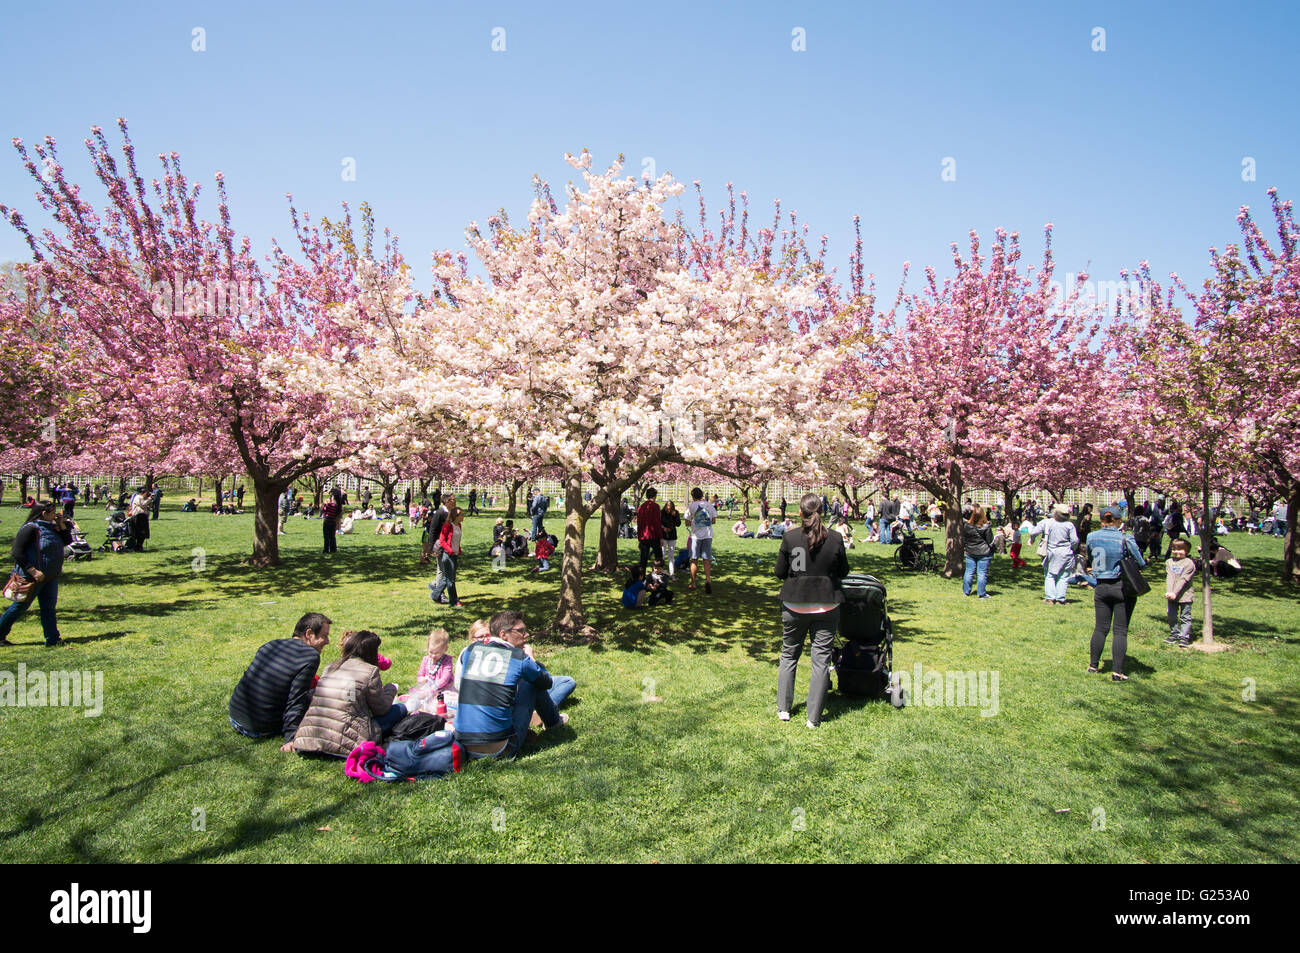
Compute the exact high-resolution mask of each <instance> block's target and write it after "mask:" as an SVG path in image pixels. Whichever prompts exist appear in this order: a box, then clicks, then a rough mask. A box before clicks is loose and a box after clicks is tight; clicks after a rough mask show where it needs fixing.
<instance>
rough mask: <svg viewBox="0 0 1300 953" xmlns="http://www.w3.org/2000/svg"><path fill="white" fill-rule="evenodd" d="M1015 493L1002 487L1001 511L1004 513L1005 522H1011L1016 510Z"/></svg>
mask: <svg viewBox="0 0 1300 953" xmlns="http://www.w3.org/2000/svg"><path fill="white" fill-rule="evenodd" d="M1015 504H1016V495H1015V494H1014V493H1012V492H1011V491H1010V490H1008V489H1007V488H1006V487H1003V488H1002V511H1003V512H1004V513H1005V514H1006V517H1007V522H1011V521H1012V520H1013V519H1014V518H1015V517H1014V516H1013V514H1014V513H1015V512H1016V505H1015Z"/></svg>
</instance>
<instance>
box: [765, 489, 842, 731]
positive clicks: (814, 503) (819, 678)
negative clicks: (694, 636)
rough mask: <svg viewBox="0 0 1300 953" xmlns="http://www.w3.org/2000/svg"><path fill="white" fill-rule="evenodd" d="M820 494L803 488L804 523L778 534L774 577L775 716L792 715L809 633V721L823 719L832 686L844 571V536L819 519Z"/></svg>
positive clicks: (814, 722) (815, 722) (816, 722)
mask: <svg viewBox="0 0 1300 953" xmlns="http://www.w3.org/2000/svg"><path fill="white" fill-rule="evenodd" d="M821 503H822V501H821V497H819V496H818V495H817V494H816V493H807V494H805V495H804V496H803V497H802V498H801V499H800V500H799V513H800V515H801V516H802V517H803V525H802V526H800V527H798V528H795V529H791V530H790V531H789V532H787V533H786V534H785V535H784V536H783V537H782V538H781V548H780V549H779V550H778V551H777V554H776V576H777V578H778V579H783V580H785V582H784V583H782V585H781V664H780V667H779V669H778V671H777V679H776V716H777V718H779V719H780V720H781V721H789V720H790V710H791V707H792V705H793V703H794V677H795V671H796V669H797V668H798V665H799V656H800V655H802V654H803V646H804V642H805V641H806V640H807V639H808V637H809V635H811V636H812V678H811V680H810V682H809V684H808V708H807V711H806V714H807V721H806V723H807V725H808V727H809V728H816V727H817V726H818V725H820V724H821V719H822V704H823V702H824V701H825V699H826V692H827V689H828V688H829V687H830V666H831V649H832V648H833V646H834V643H835V629H836V627H837V626H838V625H839V620H840V604H841V603H843V602H844V593H843V592H841V591H840V580H841V579H843V578H844V577H845V576H847V575H848V572H849V557H848V554H847V553H845V551H844V537H843V536H841V535H840V534H839V533H831V532H827V530H826V526H825V525H824V524H823V523H822V518H821Z"/></svg>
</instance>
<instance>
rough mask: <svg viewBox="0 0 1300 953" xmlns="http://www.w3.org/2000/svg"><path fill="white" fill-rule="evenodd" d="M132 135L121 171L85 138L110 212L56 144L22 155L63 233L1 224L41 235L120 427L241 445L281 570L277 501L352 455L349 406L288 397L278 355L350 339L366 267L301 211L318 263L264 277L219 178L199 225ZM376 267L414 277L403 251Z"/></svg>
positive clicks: (308, 252) (266, 555) (175, 168)
mask: <svg viewBox="0 0 1300 953" xmlns="http://www.w3.org/2000/svg"><path fill="white" fill-rule="evenodd" d="M118 126H119V128H120V130H121V133H122V148H121V155H122V165H121V166H119V160H118V158H117V157H116V155H115V153H114V151H113V150H112V149H111V148H110V146H109V144H108V142H107V140H106V138H105V137H104V134H103V131H102V130H101V129H100V128H99V127H94V128H93V129H92V135H91V137H90V138H88V139H86V140H85V145H86V149H87V151H88V153H89V155H90V160H91V163H92V166H93V168H94V169H95V173H96V176H97V177H98V178H99V180H100V183H101V184H102V185H103V187H104V189H105V191H106V193H107V196H108V204H107V205H106V206H105V207H104V208H103V210H102V211H96V209H95V208H94V207H93V206H92V205H91V204H90V203H89V202H87V201H86V200H85V198H84V197H83V194H82V190H81V189H80V188H79V187H78V186H77V185H75V184H73V183H71V182H70V181H68V179H67V178H66V176H65V174H64V170H63V167H62V166H61V165H60V163H59V159H58V154H57V151H56V144H55V142H54V140H53V139H52V138H46V139H45V140H44V142H43V143H42V144H40V145H37V146H34V147H33V149H32V150H31V153H29V152H28V150H27V148H26V147H25V146H24V144H23V143H22V141H21V140H14V146H15V148H16V149H17V151H18V154H19V156H20V158H21V160H22V162H23V165H24V166H25V168H26V169H27V171H28V172H29V173H30V174H31V177H32V179H33V181H34V182H35V183H36V185H37V192H36V199H37V201H38V203H39V205H40V207H41V208H42V209H43V210H44V211H45V212H46V213H47V214H48V215H49V216H50V218H51V219H53V225H54V227H52V228H46V229H43V230H41V231H39V232H37V231H36V230H34V229H32V228H31V227H29V226H28V224H27V222H26V221H25V219H24V218H23V216H22V215H21V214H20V213H19V212H17V211H15V210H13V209H11V208H9V207H7V206H3V205H0V214H3V215H4V216H5V217H6V218H7V219H8V220H9V221H10V223H11V224H12V225H13V226H14V227H15V228H17V229H18V230H19V231H20V232H21V233H22V234H23V236H24V237H25V238H26V239H27V242H28V244H29V246H30V247H31V249H32V253H33V257H34V267H35V268H36V269H38V270H39V272H40V274H41V276H42V278H44V279H45V280H46V281H48V282H49V285H50V287H51V289H53V292H54V294H55V295H56V297H57V301H58V308H59V314H58V316H59V318H60V320H61V321H62V327H63V329H64V330H65V332H66V334H67V337H68V339H69V340H70V341H73V342H75V344H76V345H77V346H78V347H80V348H81V349H82V352H83V353H84V354H86V355H87V356H88V359H87V360H84V361H82V362H81V363H80V364H79V365H78V368H77V370H78V374H79V376H81V377H82V379H84V381H85V385H86V387H87V388H88V389H90V390H93V391H94V392H95V393H96V394H97V398H98V401H99V404H100V407H101V408H102V410H103V412H104V413H107V414H112V415H114V417H115V419H116V420H117V421H119V422H120V427H117V428H115V432H116V433H118V434H121V435H123V436H128V435H129V439H131V440H143V439H146V438H147V437H148V436H149V435H150V434H151V433H152V434H163V433H166V434H171V435H173V436H179V435H181V434H184V435H186V436H187V438H188V439H190V440H192V441H196V442H198V443H199V444H201V445H203V446H206V447H207V448H209V451H210V452H209V454H208V455H209V457H210V459H212V460H213V461H214V462H216V461H220V462H221V465H224V464H225V461H226V460H228V459H229V458H230V456H231V454H232V451H233V453H234V455H237V457H238V459H239V460H240V461H241V462H242V467H243V469H244V470H245V471H246V472H247V474H248V476H249V479H250V481H251V482H252V484H253V490H254V494H255V497H256V518H255V539H254V544H253V554H252V564H253V565H254V566H257V567H265V566H272V565H275V564H277V563H278V562H279V550H278V539H277V531H276V524H277V515H276V500H277V497H278V496H279V495H280V494H281V493H282V492H283V491H284V489H285V488H286V487H287V486H289V485H290V484H291V483H292V482H293V481H294V480H296V479H298V478H299V477H301V476H303V475H304V474H307V473H311V472H313V471H315V470H317V469H320V468H322V467H328V466H332V465H334V463H335V462H336V461H337V460H338V459H340V458H341V457H345V456H347V455H348V453H349V452H350V447H349V446H348V444H347V425H346V417H347V414H348V413H350V412H351V409H349V408H343V407H342V405H340V404H338V403H333V404H331V403H329V402H327V401H325V400H324V399H323V398H322V397H320V396H319V395H318V394H315V393H314V392H311V391H308V390H304V389H302V388H297V389H295V388H291V387H287V386H286V385H285V378H284V375H283V374H276V373H275V372H274V370H273V369H272V368H271V367H270V366H269V365H268V364H267V363H266V361H265V358H266V356H267V355H275V354H284V353H289V352H291V351H308V352H310V351H314V350H322V349H330V348H333V347H336V346H338V345H340V344H341V343H343V339H342V338H341V336H340V334H339V332H338V328H337V326H336V325H335V324H334V322H333V321H332V314H333V313H334V310H335V309H336V308H338V307H340V306H342V305H343V304H345V303H348V302H352V303H355V300H356V289H355V285H354V284H353V276H354V275H355V268H354V267H353V266H352V265H351V263H350V261H349V260H348V258H347V255H346V253H345V252H344V250H342V249H341V248H340V247H339V246H338V245H337V244H336V243H334V242H333V241H332V240H331V239H330V238H329V237H328V236H327V235H322V234H321V233H320V231H319V230H318V229H315V228H313V227H311V225H310V223H309V222H308V221H306V220H305V219H304V220H303V221H300V220H299V217H298V215H297V213H296V211H294V210H293V208H292V205H291V206H290V212H291V216H292V220H293V224H294V229H295V232H296V234H297V238H298V240H299V243H300V245H301V247H302V252H303V257H304V260H303V261H298V260H296V259H294V258H291V257H290V256H289V255H288V254H286V253H285V252H284V250H283V249H281V248H279V246H275V247H274V248H273V253H272V256H271V258H272V262H271V267H270V268H269V269H264V268H263V267H262V266H261V265H260V264H259V262H258V261H257V260H256V259H255V258H254V256H253V253H252V250H251V246H250V242H249V240H248V239H247V238H244V239H237V237H236V234H235V232H234V230H233V228H232V226H231V217H230V210H229V205H228V202H227V198H226V189H225V182H224V178H223V176H222V175H221V173H220V172H218V173H216V176H215V178H216V183H217V198H218V201H217V206H216V221H215V222H213V221H208V220H205V219H203V218H201V217H200V212H199V204H198V200H199V195H200V191H201V190H200V186H199V185H198V184H196V183H193V182H192V181H191V180H190V179H189V178H188V177H187V176H186V175H185V174H184V173H183V172H182V170H181V165H180V158H179V156H178V155H177V154H176V153H174V152H173V153H170V154H166V155H159V160H160V162H161V165H162V177H161V179H153V180H151V181H150V182H146V181H145V179H144V178H143V177H142V175H141V174H140V172H139V170H138V168H137V162H136V155H135V147H134V145H133V144H132V142H131V139H130V137H129V135H128V133H127V125H126V122H125V120H119V121H118ZM378 267H379V268H381V269H388V270H396V269H397V268H399V267H400V258H399V257H398V256H397V254H396V250H395V248H392V249H389V253H388V254H387V255H386V256H385V257H384V258H382V259H381V261H380V263H379V265H378ZM92 355H93V359H89V357H90V356H92ZM164 442H170V441H164Z"/></svg>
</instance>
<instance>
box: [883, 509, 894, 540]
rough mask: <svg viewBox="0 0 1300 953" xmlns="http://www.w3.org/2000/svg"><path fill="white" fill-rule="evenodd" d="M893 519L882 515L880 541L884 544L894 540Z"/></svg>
mask: <svg viewBox="0 0 1300 953" xmlns="http://www.w3.org/2000/svg"><path fill="white" fill-rule="evenodd" d="M893 522H894V521H893V520H889V519H885V517H883V516H882V517H880V542H881V544H882V545H885V546H889V545H890V544H891V543H893V541H894V533H893Z"/></svg>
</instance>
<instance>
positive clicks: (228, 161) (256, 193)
mask: <svg viewBox="0 0 1300 953" xmlns="http://www.w3.org/2000/svg"><path fill="white" fill-rule="evenodd" d="M1298 11H1300V5H1297V4H1294V3H1281V2H1278V3H1259V4H1250V3H1238V4H1223V3H1206V2H1195V3H1180V4H1178V5H1176V6H1172V5H1170V4H1167V3H1144V2H1138V3H1109V2H1099V3H1088V4H1055V3H1040V2H1023V3H1022V2H1007V3H999V4H969V3H942V4H941V3H934V4H921V3H908V4H897V3H850V2H835V3H830V2H826V3H809V4H804V3H793V2H785V3H777V2H743V3H742V2H725V3H724V2H706V0H696V2H691V3H679V2H655V3H629V4H553V5H541V4H527V3H510V4H504V3H502V4H479V3H472V2H423V3H415V2H407V3H390V2H379V3H357V2H347V3H337V2H323V3H311V4H306V3H302V4H280V3H275V2H265V0H264V2H260V3H220V4H210V3H203V4H199V3H158V4H155V5H145V4H138V5H136V4H107V3H102V2H81V3H50V4H42V5H37V4H23V5H21V6H16V5H12V4H6V5H5V7H4V10H3V12H2V13H0V57H2V60H0V61H2V62H3V63H4V65H5V77H6V80H7V82H6V84H5V86H6V89H5V95H4V97H3V105H2V106H0V132H2V133H3V135H4V137H5V139H6V140H7V139H8V138H9V137H12V136H20V137H22V138H23V139H25V140H27V141H28V142H29V143H31V142H34V141H36V140H38V139H39V138H40V137H42V136H43V135H45V134H51V135H53V136H55V137H56V139H57V140H58V141H59V143H60V148H61V150H62V153H63V157H64V161H65V163H66V164H67V165H68V166H69V168H70V169H71V170H72V173H73V176H74V180H76V181H80V182H82V183H83V185H85V186H86V187H87V189H89V190H90V194H92V195H95V196H97V197H98V196H99V195H100V194H101V193H100V192H98V191H96V190H98V183H97V182H93V181H90V179H91V175H90V173H89V171H88V166H87V164H86V162H85V153H84V150H83V149H82V147H81V145H80V143H81V140H82V139H83V138H84V137H85V135H86V134H87V131H88V129H89V127H90V126H91V125H92V124H96V123H98V124H100V125H102V126H104V127H105V128H106V129H109V130H112V126H113V122H114V119H115V117H117V116H125V117H127V118H128V119H129V120H130V122H131V129H132V135H133V138H134V139H135V142H136V145H137V147H138V151H139V154H140V155H142V156H145V157H148V156H152V155H154V154H156V153H157V152H159V151H161V150H173V149H174V150H177V151H179V152H180V153H181V156H182V161H183V165H184V168H185V169H186V171H187V173H188V174H189V175H191V176H193V177H195V178H201V179H202V180H203V181H204V182H206V183H208V194H209V195H210V194H211V185H210V184H211V175H212V173H213V172H214V171H215V170H218V169H220V170H222V171H224V172H225V174H226V179H227V183H228V186H229V190H230V194H231V200H232V210H233V214H234V219H235V225H236V227H237V228H238V230H239V231H240V232H242V233H247V234H249V235H250V236H251V237H252V238H253V241H254V245H255V247H256V248H257V249H259V250H260V251H263V252H265V251H266V250H267V249H268V247H269V239H270V237H271V236H275V237H277V238H279V239H281V240H282V241H284V240H286V239H287V238H288V237H289V225H288V216H287V211H286V204H285V200H284V193H285V192H288V191H292V192H293V193H294V195H295V199H296V201H297V204H298V206H299V207H300V208H302V209H306V210H308V211H310V212H311V213H313V215H315V216H319V215H320V214H322V213H324V214H330V215H332V214H334V213H335V212H336V211H337V209H338V203H339V202H340V201H343V200H347V201H349V202H351V203H352V205H353V207H354V208H355V207H356V205H358V204H359V203H360V202H361V201H362V200H368V201H369V202H370V203H371V204H372V205H373V206H374V208H375V210H376V213H377V216H378V219H379V222H380V224H381V225H389V226H391V227H392V228H393V229H394V230H395V231H396V232H397V233H398V234H399V235H400V237H401V242H402V247H403V250H404V252H405V253H406V256H407V258H408V260H409V261H411V262H412V264H413V265H414V266H415V267H416V268H417V273H418V274H419V275H421V276H422V277H421V284H427V277H424V276H427V263H428V255H429V252H430V251H432V250H433V249H435V248H442V247H452V248H457V249H459V248H463V247H464V227H465V225H466V223H467V222H469V221H470V220H471V219H477V220H479V221H482V220H484V219H485V218H486V217H487V216H488V215H489V214H491V213H492V212H493V211H495V210H496V209H497V208H498V207H500V206H502V205H504V206H505V207H506V208H507V209H508V210H509V211H510V212H511V213H512V215H521V214H522V213H523V212H524V211H525V210H526V209H527V205H528V202H529V200H530V197H531V192H530V185H529V183H530V178H531V176H532V174H533V173H539V174H540V175H542V176H543V177H544V178H548V179H550V180H551V182H552V184H553V185H555V186H559V185H560V184H562V183H563V182H564V181H566V180H567V179H568V178H570V177H571V174H572V170H570V169H569V167H568V166H566V165H565V164H564V162H563V155H564V153H565V152H577V151H579V150H581V149H582V148H583V147H586V148H589V149H590V150H591V151H592V153H593V154H594V157H595V160H596V164H597V165H598V166H600V167H603V166H604V164H605V163H606V162H607V161H608V160H609V159H612V158H613V157H614V156H615V155H617V154H618V153H620V152H621V153H623V154H624V155H625V156H626V157H627V160H628V168H629V171H631V172H634V173H637V174H639V172H640V168H641V162H642V159H643V158H644V157H653V159H654V161H655V163H656V166H657V169H658V171H660V172H663V171H671V172H672V173H674V174H675V175H676V176H677V177H678V178H679V179H682V180H683V181H685V182H687V183H690V182H691V181H692V180H694V179H700V180H701V181H702V183H703V184H704V186H705V187H706V189H707V190H708V193H709V195H710V198H711V199H713V200H714V202H715V204H716V202H717V201H718V200H719V199H720V198H721V194H722V188H723V186H724V184H725V183H726V182H727V181H732V182H734V183H735V184H736V186H737V188H739V189H744V190H746V191H748V193H749V195H750V197H751V201H752V203H753V205H754V206H755V208H756V209H757V210H758V211H759V213H760V215H759V217H760V218H761V219H764V220H766V219H768V218H769V214H768V213H769V208H770V203H771V201H772V200H773V199H774V198H778V197H779V198H781V199H782V200H783V203H784V207H785V208H786V209H796V210H798V212H799V213H800V216H801V218H802V219H803V220H805V221H807V222H809V223H810V224H811V226H812V229H813V232H814V234H820V233H823V232H824V233H826V234H828V235H829V236H830V238H831V260H832V261H833V262H835V263H839V264H843V263H844V262H846V260H847V256H848V254H849V252H850V251H851V244H852V216H853V215H854V213H858V214H860V215H861V216H862V220H863V236H864V240H865V246H864V247H865V258H866V263H867V267H868V269H869V270H872V271H874V272H876V274H877V275H878V276H879V279H880V284H881V286H882V289H884V290H886V291H888V290H889V289H891V288H892V287H893V286H894V285H895V284H896V282H897V276H898V273H899V270H900V266H901V263H902V262H903V261H904V260H905V259H910V260H911V261H912V263H913V268H914V269H918V268H919V266H920V265H923V264H925V263H933V264H935V265H937V266H939V267H940V268H941V269H942V270H946V269H945V268H944V266H945V265H946V263H947V262H948V260H949V255H948V251H947V245H948V243H949V242H950V241H954V240H956V241H962V242H964V241H965V236H966V233H967V231H968V230H969V229H971V228H974V229H976V230H978V231H979V232H980V233H981V234H982V235H985V236H991V234H992V232H993V229H994V228H995V227H997V226H1003V227H1006V228H1007V229H1009V230H1018V231H1020V232H1021V233H1022V235H1024V236H1025V237H1026V238H1027V239H1029V240H1030V241H1029V246H1028V251H1029V255H1030V257H1031V258H1033V259H1034V260H1036V259H1037V257H1038V255H1039V254H1040V253H1041V241H1040V237H1039V236H1040V233H1041V228H1042V226H1043V224H1044V223H1045V222H1048V221H1051V222H1054V223H1055V225H1056V231H1055V241H1054V244H1055V248H1056V253H1057V259H1058V264H1059V267H1060V271H1061V272H1062V273H1064V272H1073V271H1077V270H1079V269H1080V268H1082V267H1085V266H1087V265H1089V264H1090V266H1091V271H1092V273H1093V275H1094V276H1096V277H1098V278H1104V279H1108V280H1109V279H1114V278H1116V277H1118V271H1119V269H1120V268H1121V267H1124V266H1131V265H1133V264H1135V263H1136V262H1137V261H1138V260H1140V259H1142V258H1148V259H1150V261H1151V262H1152V265H1153V266H1154V267H1155V269H1156V271H1157V273H1158V274H1165V273H1167V272H1169V271H1171V270H1176V271H1179V272H1180V273H1182V274H1183V275H1184V276H1186V277H1188V278H1194V279H1198V280H1199V278H1201V277H1203V276H1204V275H1205V273H1206V272H1207V270H1208V255H1207V249H1208V247H1209V246H1210V245H1212V244H1216V245H1219V246H1222V245H1223V244H1224V243H1225V242H1227V241H1229V240H1232V239H1233V238H1234V237H1235V236H1236V234H1237V232H1236V224H1235V220H1234V219H1235V214H1236V211H1237V209H1238V207H1239V206H1241V205H1243V204H1249V205H1251V206H1252V207H1254V208H1255V209H1256V210H1257V211H1261V212H1262V211H1263V210H1264V209H1265V208H1266V202H1267V196H1266V194H1265V190H1266V189H1267V188H1268V187H1269V186H1270V185H1276V186H1277V187H1278V188H1279V189H1280V190H1281V191H1282V194H1283V196H1284V197H1291V198H1300V164H1298V163H1297V160H1296V156H1297V154H1298V147H1300V124H1298V123H1297V122H1296V119H1297V115H1296V110H1295V108H1294V105H1293V97H1294V75H1293V74H1292V73H1289V72H1288V68H1289V67H1293V65H1294V62H1295V58H1294V43H1295V39H1296V36H1297V27H1298V26H1300V12H1298ZM195 27H202V28H203V29H204V30H205V31H206V46H207V49H206V51H205V52H194V51H193V50H192V49H191V44H192V33H191V31H192V30H193V28H195ZM496 27H501V28H503V29H504V30H505V45H506V49H505V51H504V52H494V51H493V49H492V41H493V33H492V31H493V29H494V28H496ZM796 27H799V28H803V30H804V31H806V46H807V49H806V51H803V52H796V51H794V50H792V48H791V45H792V30H794V29H795V28H796ZM1095 27H1102V28H1104V29H1105V31H1106V34H1105V41H1106V50H1105V52H1094V51H1093V49H1092V44H1093V35H1092V31H1093V29H1094V28H1095ZM112 131H115V130H112ZM1246 156H1250V157H1253V158H1254V159H1255V161H1256V168H1257V181H1255V182H1244V181H1243V180H1242V174H1241V172H1242V159H1243V157H1246ZM344 157H352V158H354V159H355V160H356V169H357V175H356V181H354V182H345V181H343V180H342V178H341V175H340V173H341V169H342V166H341V162H342V160H343V158H344ZM945 157H953V158H954V159H955V160H956V172H957V177H956V181H953V182H944V181H942V180H941V176H940V172H941V163H942V160H943V159H944V158H945ZM145 168H146V171H147V172H152V171H153V169H154V168H155V166H154V165H153V163H152V160H150V161H149V162H147V163H146V165H145ZM557 191H558V190H557ZM32 192H33V186H32V184H31V183H30V182H29V181H28V180H27V178H26V174H25V173H24V172H23V171H22V169H21V167H20V166H19V164H18V162H17V158H16V156H14V154H13V153H12V151H9V150H8V147H7V142H6V155H5V156H4V157H0V196H2V197H3V199H4V201H6V202H7V203H9V204H12V205H15V206H17V207H18V208H20V209H22V210H24V211H25V212H27V213H28V215H29V217H32V213H33V210H34V207H35V203H34V200H33V199H32V197H31V196H32ZM685 198H686V199H687V200H688V201H689V200H690V198H691V197H690V196H689V195H687V196H686V197H685ZM97 204H98V201H97ZM206 211H207V213H208V214H209V215H211V214H212V211H211V206H210V205H208V206H207V208H206ZM26 257H27V250H26V246H25V245H24V244H22V242H21V240H20V239H19V238H18V236H17V234H16V233H15V232H14V231H13V230H12V229H11V228H10V227H8V226H7V225H5V226H3V228H0V260H9V259H23V258H26ZM911 285H912V286H913V287H915V286H916V282H915V281H913V282H911Z"/></svg>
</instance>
